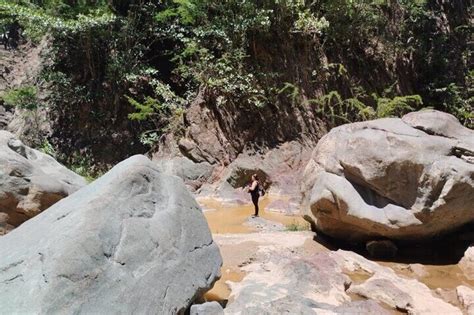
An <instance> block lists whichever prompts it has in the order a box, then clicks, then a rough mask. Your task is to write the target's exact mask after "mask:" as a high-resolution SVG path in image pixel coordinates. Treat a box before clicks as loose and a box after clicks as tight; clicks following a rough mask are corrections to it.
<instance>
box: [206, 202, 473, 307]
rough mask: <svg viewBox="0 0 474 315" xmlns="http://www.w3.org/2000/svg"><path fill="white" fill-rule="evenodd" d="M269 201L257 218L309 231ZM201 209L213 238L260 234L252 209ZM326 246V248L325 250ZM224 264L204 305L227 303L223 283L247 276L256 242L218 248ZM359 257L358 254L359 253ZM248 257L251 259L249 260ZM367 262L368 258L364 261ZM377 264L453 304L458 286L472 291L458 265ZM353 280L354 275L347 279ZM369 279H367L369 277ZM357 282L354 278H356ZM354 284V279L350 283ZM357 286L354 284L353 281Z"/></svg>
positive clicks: (211, 205)
mask: <svg viewBox="0 0 474 315" xmlns="http://www.w3.org/2000/svg"><path fill="white" fill-rule="evenodd" d="M271 201H274V200H272V198H271V197H266V198H264V199H263V200H261V202H260V217H261V218H263V219H266V220H268V221H271V222H276V223H279V224H282V225H283V226H284V230H287V231H288V233H291V232H290V231H294V230H309V225H308V224H307V222H306V221H305V220H304V219H303V218H301V217H299V216H290V215H285V214H282V213H277V212H270V211H265V207H266V206H267V205H268V204H269V203H270V202H271ZM199 203H200V205H201V206H202V208H203V209H204V215H205V217H206V219H207V221H208V224H209V227H210V229H211V232H212V233H213V234H214V235H215V236H219V235H221V236H222V235H229V236H230V235H232V234H246V233H259V230H258V229H257V228H255V227H254V226H252V225H249V224H248V222H249V218H250V217H251V216H252V215H253V213H254V208H253V205H252V204H251V203H250V200H249V204H244V205H237V206H236V205H226V204H224V203H222V202H220V201H218V200H214V199H200V200H199ZM311 243H314V244H308V248H310V250H312V251H313V252H314V253H316V252H318V251H327V250H333V249H335V248H336V247H335V246H333V244H328V243H325V242H318V241H317V238H316V240H315V241H314V242H311ZM328 245H329V246H328ZM220 250H221V253H222V256H223V259H224V264H223V266H222V277H221V279H220V280H219V281H218V282H216V284H215V285H214V288H213V289H212V290H211V291H209V292H208V293H207V294H206V295H205V299H206V300H207V301H227V300H228V299H229V295H230V293H231V291H230V288H229V287H228V285H227V284H226V281H231V282H240V281H241V280H242V279H243V278H244V277H245V275H246V272H245V271H243V270H242V269H241V268H242V267H243V264H242V261H246V263H251V262H252V258H251V257H253V256H254V254H255V253H256V252H257V250H258V244H256V243H255V242H251V241H249V242H242V243H240V244H238V245H235V246H232V247H226V246H221V247H220ZM359 254H361V253H360V252H359ZM249 257H250V259H249ZM366 258H368V257H366ZM377 263H379V264H381V265H383V266H386V267H390V268H392V269H393V270H394V271H395V272H396V273H397V274H398V275H400V276H403V277H405V278H411V279H417V280H419V281H420V282H422V283H424V284H426V285H427V286H428V287H429V288H430V289H433V290H435V289H437V288H441V289H442V291H444V292H445V295H448V299H450V298H449V295H452V303H453V304H456V303H457V301H456V299H455V297H454V296H453V294H454V290H455V288H456V287H457V286H459V285H466V286H469V287H472V288H474V281H470V280H468V279H467V278H466V277H465V276H464V274H463V273H462V272H461V270H460V268H459V267H458V266H457V264H440V263H439V262H437V261H433V263H429V262H428V263H427V262H426V261H424V262H423V263H422V264H418V263H417V264H416V266H414V267H413V263H412V264H408V263H401V262H393V261H389V262H387V261H377ZM349 276H351V278H352V276H354V275H349ZM368 276H369V277H370V275H368ZM356 278H357V277H356ZM353 280H356V279H353ZM356 282H357V281H356Z"/></svg>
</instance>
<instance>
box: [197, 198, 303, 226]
mask: <svg viewBox="0 0 474 315" xmlns="http://www.w3.org/2000/svg"><path fill="white" fill-rule="evenodd" d="M272 201H274V199H272V198H269V197H266V198H263V199H262V200H261V201H260V203H259V207H260V212H259V215H260V217H262V218H264V219H267V220H270V221H273V222H277V223H281V224H283V225H284V226H286V227H287V228H288V229H298V230H309V224H308V223H307V222H306V221H305V220H304V219H303V218H302V217H300V216H291V215H286V214H283V213H278V212H271V211H265V207H266V206H267V205H268V204H269V203H270V202H272ZM199 203H200V204H201V206H202V207H203V208H204V209H205V210H204V216H205V217H206V219H207V222H208V224H209V228H210V229H211V232H212V233H213V234H240V233H252V232H256V231H257V230H256V229H255V228H252V227H251V226H247V225H246V224H245V222H246V221H247V219H248V218H249V217H251V216H252V215H253V214H254V207H253V205H252V204H250V203H249V204H245V205H238V206H233V205H226V204H224V203H222V202H220V201H217V200H214V199H200V200H199Z"/></svg>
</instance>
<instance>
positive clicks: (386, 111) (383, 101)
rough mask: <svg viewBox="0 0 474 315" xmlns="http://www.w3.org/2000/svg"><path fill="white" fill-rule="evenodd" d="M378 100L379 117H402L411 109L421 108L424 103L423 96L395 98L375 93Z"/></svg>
mask: <svg viewBox="0 0 474 315" xmlns="http://www.w3.org/2000/svg"><path fill="white" fill-rule="evenodd" d="M373 97H374V99H375V100H376V102H377V112H376V113H377V117H379V118H382V117H393V116H395V117H400V116H403V115H404V114H406V113H409V112H411V111H414V110H417V109H420V108H421V106H422V105H423V101H422V99H421V96H419V95H408V96H396V97H394V98H393V99H390V98H385V97H378V96H377V95H375V94H374V95H373Z"/></svg>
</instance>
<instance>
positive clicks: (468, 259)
mask: <svg viewBox="0 0 474 315" xmlns="http://www.w3.org/2000/svg"><path fill="white" fill-rule="evenodd" d="M459 267H460V268H461V269H462V271H463V272H464V274H465V275H466V277H467V278H468V279H470V280H474V246H471V247H469V248H468V249H467V250H466V252H465V253H464V257H463V258H462V259H461V261H460V262H459Z"/></svg>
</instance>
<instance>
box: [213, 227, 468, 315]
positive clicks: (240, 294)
mask: <svg viewBox="0 0 474 315" xmlns="http://www.w3.org/2000/svg"><path fill="white" fill-rule="evenodd" d="M313 236H314V235H313V234H312V233H310V232H264V233H253V234H241V235H218V236H216V242H217V243H218V244H219V246H220V247H221V248H223V252H224V260H225V261H227V262H228V263H231V262H233V263H235V264H238V265H239V266H240V268H241V270H242V271H243V272H245V276H244V277H243V279H242V280H240V282H234V281H227V284H228V285H230V288H231V293H230V297H229V299H228V301H229V302H228V304H227V306H226V308H225V309H224V312H225V314H242V313H245V314H282V313H289V314H397V313H408V314H463V311H465V310H467V309H468V308H467V307H465V306H463V304H461V303H460V302H457V299H458V297H457V295H456V291H455V290H454V291H453V290H451V289H449V290H448V289H446V290H445V292H446V294H441V295H439V294H438V293H437V292H438V290H439V289H437V290H435V289H432V288H430V287H428V286H427V285H425V284H424V283H422V282H421V281H419V280H417V279H415V278H408V277H405V276H402V275H400V274H399V273H396V272H395V270H394V269H393V268H390V267H387V266H382V265H380V264H379V263H377V262H374V261H370V260H368V259H366V258H364V257H362V256H360V255H358V254H356V253H353V252H350V251H345V250H337V251H330V250H328V249H327V248H325V247H323V246H322V245H321V244H319V243H317V242H314V241H313ZM405 267H407V268H409V266H408V265H407V266H405ZM227 268H230V267H229V266H227ZM418 269H421V267H418ZM423 272H426V273H428V270H423ZM445 276H446V274H445ZM469 286H470V285H469V284H468V286H466V288H468V290H466V289H463V288H461V289H460V290H461V291H460V290H458V291H460V293H459V294H458V295H462V296H464V297H465V298H464V300H466V301H469V299H468V296H469V294H468V293H469V292H470V291H469V290H470V289H469ZM451 303H453V304H451ZM466 303H467V304H468V303H469V302H466Z"/></svg>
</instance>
